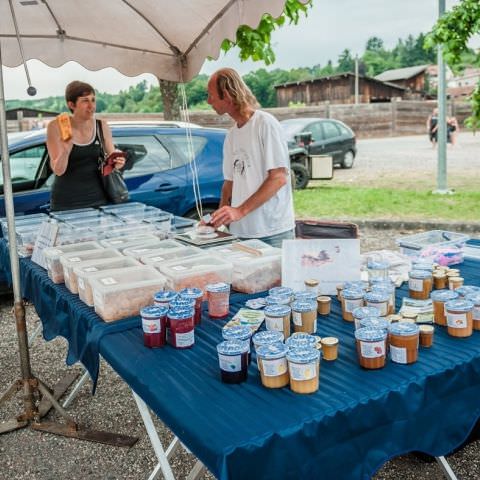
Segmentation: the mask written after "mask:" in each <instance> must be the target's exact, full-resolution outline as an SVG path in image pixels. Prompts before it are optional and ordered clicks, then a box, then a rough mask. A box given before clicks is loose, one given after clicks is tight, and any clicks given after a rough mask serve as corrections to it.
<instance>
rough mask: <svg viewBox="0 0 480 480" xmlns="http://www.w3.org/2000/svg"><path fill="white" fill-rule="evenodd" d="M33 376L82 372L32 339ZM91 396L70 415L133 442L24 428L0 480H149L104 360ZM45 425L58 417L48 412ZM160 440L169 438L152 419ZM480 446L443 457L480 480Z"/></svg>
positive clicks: (411, 469) (392, 234)
mask: <svg viewBox="0 0 480 480" xmlns="http://www.w3.org/2000/svg"><path fill="white" fill-rule="evenodd" d="M407 233H412V232H399V231H398V230H381V231H378V230H377V231H375V230H370V229H363V230H362V232H361V248H362V252H367V251H371V250H376V249H384V248H388V249H396V246H395V238H397V237H398V236H400V235H403V234H407ZM10 309H11V298H8V297H4V298H1V299H0V339H1V340H0V347H1V348H0V365H1V369H0V381H1V384H2V388H1V389H0V390H2V391H3V390H4V389H5V388H6V387H7V386H9V385H10V384H11V383H12V382H13V381H15V380H16V379H17V378H18V377H19V370H18V353H17V340H16V334H15V326H14V321H13V320H12V316H11V314H10ZM27 323H28V331H29V332H30V333H31V332H32V331H33V330H34V329H35V327H36V326H38V324H39V319H38V317H37V315H36V314H35V310H34V308H33V307H32V306H27ZM30 355H31V363H32V365H33V371H34V374H35V375H37V376H38V377H39V378H41V379H43V380H44V381H45V382H47V383H48V384H50V385H53V384H54V383H55V382H56V381H57V380H58V379H59V378H60V377H61V376H62V375H63V374H64V373H65V372H66V371H67V370H70V371H71V370H75V371H78V372H80V371H81V369H80V368H79V367H78V366H74V367H73V368H70V369H68V368H67V367H66V366H65V363H64V359H65V356H66V342H65V340H63V339H60V338H59V339H55V340H53V341H51V342H48V343H47V342H45V341H43V339H41V338H40V337H38V338H37V339H36V340H35V341H34V343H33V346H32V348H31V350H30ZM99 378H100V380H99V385H98V389H97V393H96V395H95V396H94V397H92V396H91V395H90V385H89V384H87V385H85V386H84V387H83V388H82V390H81V392H80V394H79V395H78V396H77V398H76V399H75V400H74V402H73V403H72V404H71V406H70V407H69V412H70V413H71V415H72V416H73V417H74V418H75V419H77V421H78V422H79V423H82V424H84V425H86V426H88V427H90V428H96V429H103V430H108V431H114V432H119V433H125V434H129V435H134V436H138V437H139V438H140V440H139V441H138V443H137V444H136V445H135V446H134V447H132V448H130V449H126V448H117V447H111V446H106V445H101V444H95V443H90V442H85V441H79V440H75V439H69V438H65V437H60V436H56V435H51V434H48V433H40V432H35V431H33V430H31V429H29V428H24V429H21V430H17V431H15V432H11V433H9V434H6V435H2V436H0V479H4V478H5V479H7V478H14V479H16V480H23V479H34V480H64V479H67V478H68V479H70V480H80V479H85V478H88V479H99V480H100V479H102V480H104V479H112V480H113V479H142V478H147V477H148V475H149V473H150V471H151V470H152V469H153V468H154V466H155V464H156V461H155V456H154V453H153V450H152V448H151V446H150V443H149V440H148V437H147V435H146V432H145V429H144V427H143V424H142V421H141V418H140V416H139V414H138V411H137V408H136V405H135V403H134V400H133V397H132V395H131V394H130V391H129V389H128V388H127V387H126V385H125V383H124V382H123V381H122V380H121V379H120V378H119V377H118V376H117V374H116V373H115V372H114V371H113V370H112V369H111V368H110V367H109V366H108V365H107V364H105V362H103V363H102V365H101V372H100V377H99ZM19 411H21V405H19V397H15V400H10V401H8V402H7V403H5V404H3V405H2V406H1V407H0V420H5V419H7V418H10V417H11V416H12V415H14V414H16V413H18V412H19ZM47 418H48V419H52V420H53V419H56V418H57V415H52V414H49V416H48V417H47ZM155 422H156V425H157V427H158V430H159V432H160V436H161V439H162V441H167V440H169V439H171V438H172V434H171V433H170V432H169V431H168V430H167V429H166V428H165V427H164V426H163V425H162V424H161V423H160V422H159V421H157V420H155ZM479 453H480V444H479V442H478V441H475V442H473V443H471V444H469V445H468V446H466V447H464V448H463V449H462V450H460V451H459V452H457V453H455V454H454V455H451V456H449V457H448V461H449V462H450V464H451V466H452V468H453V469H454V471H455V472H456V474H457V476H458V477H459V478H462V479H464V480H470V479H471V480H474V479H475V480H476V479H478V478H480V455H479ZM194 461H195V460H194V458H193V456H192V455H190V454H187V453H185V452H181V453H177V455H176V456H175V458H174V460H173V461H172V464H173V469H174V473H175V475H176V476H177V478H184V477H186V475H187V472H188V471H189V469H190V468H191V467H192V466H193V463H194ZM205 477H206V478H212V476H211V475H209V474H208V473H207V474H206V475H205ZM374 478H375V479H377V480H394V479H399V478H401V479H418V478H422V479H437V478H438V479H440V478H443V477H442V474H441V471H440V469H439V467H438V466H437V464H436V463H435V462H433V463H425V462H423V461H421V460H419V459H417V458H416V457H414V456H412V455H405V456H402V457H398V458H396V459H394V460H392V461H389V462H388V463H387V464H385V465H384V466H383V467H382V468H381V470H379V471H378V472H377V474H376V475H375V477H374Z"/></svg>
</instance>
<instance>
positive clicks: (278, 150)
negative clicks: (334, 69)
mask: <svg viewBox="0 0 480 480" xmlns="http://www.w3.org/2000/svg"><path fill="white" fill-rule="evenodd" d="M208 103H209V104H210V105H211V106H212V108H213V109H214V110H215V111H216V112H217V113H218V114H219V115H223V114H224V113H226V114H228V115H229V116H230V117H231V118H232V119H233V120H234V121H235V125H234V126H233V127H232V128H231V129H230V130H229V131H228V133H227V136H226V138H225V143H224V146H223V176H224V183H223V187H222V196H221V200H220V208H219V209H218V210H216V211H215V212H214V213H213V214H212V220H211V223H212V224H213V225H214V226H215V227H219V226H221V225H228V226H229V229H230V232H231V233H232V234H234V235H236V236H238V237H240V238H258V239H259V240H262V241H264V242H266V243H268V244H270V245H272V246H275V247H281V246H282V240H285V239H293V238H294V237H295V234H294V229H295V220H294V214H293V202H292V187H291V182H290V174H289V168H290V159H289V155H288V148H287V141H286V138H285V135H284V132H283V129H282V127H281V125H280V123H279V122H278V120H276V119H275V117H273V116H272V115H270V114H269V113H266V112H263V111H261V110H258V102H257V99H256V98H255V96H254V95H253V94H252V92H251V91H250V89H249V88H248V86H247V85H246V84H245V83H244V81H243V80H242V78H241V77H240V75H239V74H238V73H237V72H236V71H235V70H233V69H231V68H223V69H220V70H218V71H217V72H215V73H214V74H213V75H212V76H211V77H210V80H209V82H208Z"/></svg>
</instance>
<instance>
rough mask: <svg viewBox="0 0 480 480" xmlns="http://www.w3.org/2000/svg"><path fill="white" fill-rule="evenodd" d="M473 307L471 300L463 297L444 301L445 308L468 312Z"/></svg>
mask: <svg viewBox="0 0 480 480" xmlns="http://www.w3.org/2000/svg"><path fill="white" fill-rule="evenodd" d="M473 307H474V304H473V302H472V301H471V300H466V299H464V298H459V299H455V300H449V301H448V302H446V303H445V308H446V309H447V310H457V311H459V312H469V311H470V310H472V308H473Z"/></svg>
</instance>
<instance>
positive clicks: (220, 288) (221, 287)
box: [205, 282, 230, 293]
mask: <svg viewBox="0 0 480 480" xmlns="http://www.w3.org/2000/svg"><path fill="white" fill-rule="evenodd" d="M205 290H206V291H207V292H212V293H222V292H229V291H230V284H228V283H224V282H218V283H209V284H208V285H207V286H206V287H205Z"/></svg>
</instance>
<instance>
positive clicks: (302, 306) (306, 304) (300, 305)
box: [292, 296, 317, 312]
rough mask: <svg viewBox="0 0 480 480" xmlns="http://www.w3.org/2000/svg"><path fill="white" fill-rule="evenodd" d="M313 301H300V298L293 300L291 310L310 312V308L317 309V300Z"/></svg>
mask: <svg viewBox="0 0 480 480" xmlns="http://www.w3.org/2000/svg"><path fill="white" fill-rule="evenodd" d="M316 298H317V297H316V296H315V301H302V300H295V301H294V302H292V310H293V311H294V312H311V311H312V310H316V309H317V302H316Z"/></svg>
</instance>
